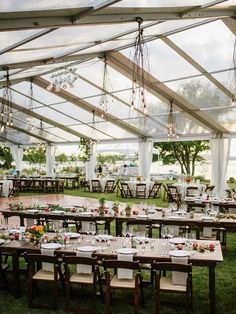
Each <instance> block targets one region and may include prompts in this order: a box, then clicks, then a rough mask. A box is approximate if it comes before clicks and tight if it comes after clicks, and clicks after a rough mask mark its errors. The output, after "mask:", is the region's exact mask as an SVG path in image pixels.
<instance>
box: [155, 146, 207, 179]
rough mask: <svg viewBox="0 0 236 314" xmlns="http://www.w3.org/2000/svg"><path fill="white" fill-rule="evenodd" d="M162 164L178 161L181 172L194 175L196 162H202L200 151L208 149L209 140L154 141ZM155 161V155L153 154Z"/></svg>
mask: <svg viewBox="0 0 236 314" xmlns="http://www.w3.org/2000/svg"><path fill="white" fill-rule="evenodd" d="M154 147H156V148H159V150H160V160H161V161H162V162H163V164H164V165H170V164H174V163H176V162H179V164H180V167H181V172H182V173H183V174H188V175H191V176H194V173H195V165H196V162H204V158H203V157H202V156H201V154H200V153H202V152H204V151H207V150H209V149H210V145H209V141H191V142H190V141H189V142H167V143H155V144H154ZM154 161H155V155H154Z"/></svg>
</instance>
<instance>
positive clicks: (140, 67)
mask: <svg viewBox="0 0 236 314" xmlns="http://www.w3.org/2000/svg"><path fill="white" fill-rule="evenodd" d="M136 21H137V23H138V34H137V36H136V38H135V42H134V50H133V56H131V60H132V62H133V70H132V94H131V105H130V107H131V110H132V111H133V110H134V109H135V108H137V109H139V110H142V111H143V113H144V114H147V104H146V90H145V79H144V73H145V71H147V72H148V70H149V64H148V49H147V45H146V43H145V40H144V36H143V28H142V22H143V20H142V18H141V17H137V18H136Z"/></svg>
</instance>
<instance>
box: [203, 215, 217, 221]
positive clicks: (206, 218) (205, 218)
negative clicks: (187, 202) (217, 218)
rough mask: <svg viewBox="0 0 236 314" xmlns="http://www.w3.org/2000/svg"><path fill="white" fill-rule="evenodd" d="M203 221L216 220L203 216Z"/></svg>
mask: <svg viewBox="0 0 236 314" xmlns="http://www.w3.org/2000/svg"><path fill="white" fill-rule="evenodd" d="M202 220H207V221H213V220H214V219H213V217H210V216H203V217H202Z"/></svg>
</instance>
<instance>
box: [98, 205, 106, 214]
mask: <svg viewBox="0 0 236 314" xmlns="http://www.w3.org/2000/svg"><path fill="white" fill-rule="evenodd" d="M104 212H105V207H104V206H100V207H99V214H100V215H101V216H104Z"/></svg>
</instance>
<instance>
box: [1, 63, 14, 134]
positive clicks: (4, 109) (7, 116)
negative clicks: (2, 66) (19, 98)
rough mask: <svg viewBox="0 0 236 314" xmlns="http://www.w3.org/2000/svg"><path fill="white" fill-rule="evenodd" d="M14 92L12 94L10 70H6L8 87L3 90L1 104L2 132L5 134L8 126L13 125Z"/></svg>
mask: <svg viewBox="0 0 236 314" xmlns="http://www.w3.org/2000/svg"><path fill="white" fill-rule="evenodd" d="M11 103H12V92H11V83H10V78H9V69H8V68H7V69H6V86H5V88H4V90H3V101H2V102H1V104H0V112H1V118H0V131H1V132H4V131H5V130H6V127H7V126H12V125H13V117H12V109H11Z"/></svg>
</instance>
